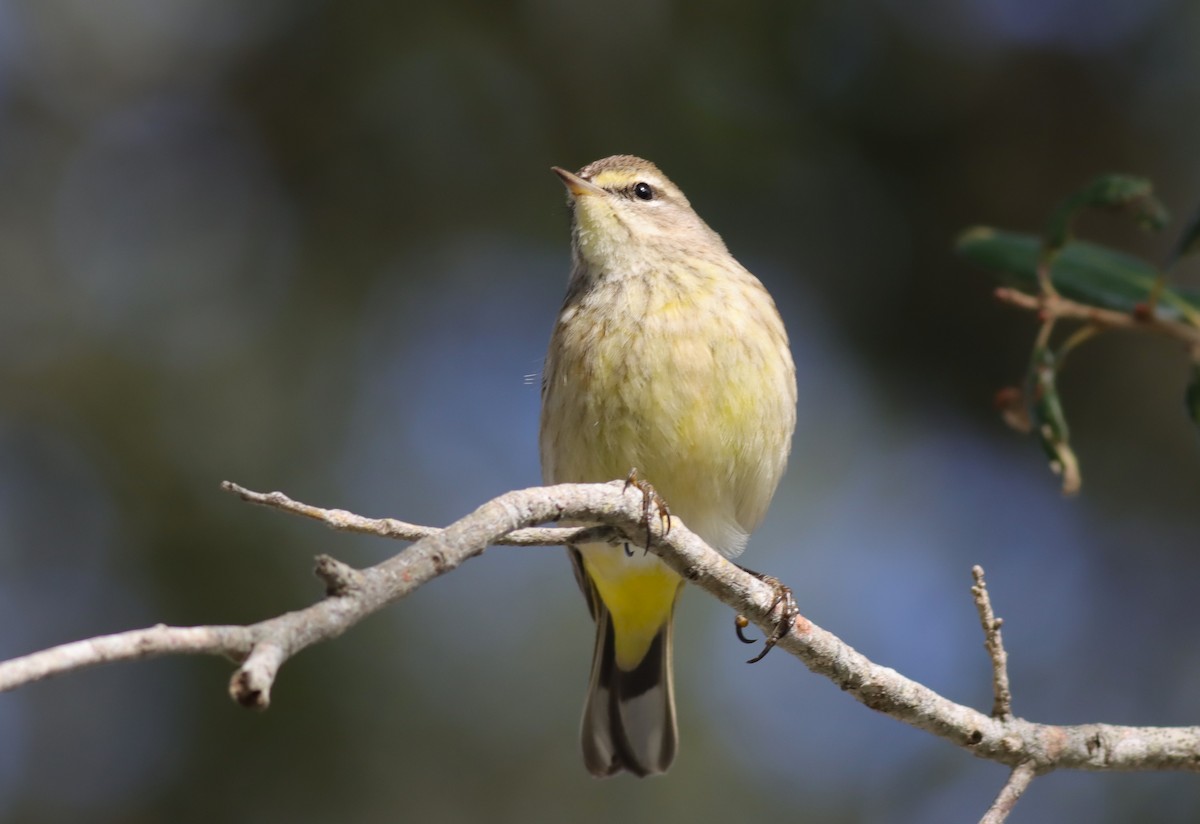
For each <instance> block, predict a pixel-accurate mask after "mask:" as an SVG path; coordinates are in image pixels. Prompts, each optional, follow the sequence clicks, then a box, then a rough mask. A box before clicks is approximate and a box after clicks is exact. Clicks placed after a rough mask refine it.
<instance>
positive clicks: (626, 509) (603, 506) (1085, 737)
mask: <svg viewBox="0 0 1200 824" xmlns="http://www.w3.org/2000/svg"><path fill="white" fill-rule="evenodd" d="M224 488H225V489H227V490H228V491H230V492H233V493H235V494H237V495H239V496H240V497H242V498H243V499H245V500H248V501H253V502H255V503H261V504H264V505H266V506H271V507H273V508H277V509H281V510H283V511H286V512H293V513H296V514H300V515H303V516H305V517H308V518H313V519H315V520H318V521H321V522H323V523H325V524H327V525H328V526H330V527H332V528H334V529H342V530H349V531H354V532H364V533H367V534H374V535H381V536H383V537H389V538H396V537H405V536H408V535H412V534H418V533H419V534H420V535H421V537H420V539H419V540H418V541H417V542H416V543H415V544H413V545H412V546H410V547H407V548H406V549H404V550H402V551H401V552H399V553H398V554H397V555H395V556H393V557H391V558H389V559H387V560H385V561H383V562H381V563H379V564H377V565H375V566H373V567H368V568H366V569H362V570H355V569H352V568H350V567H348V566H346V565H345V564H342V563H340V562H338V561H335V560H334V559H332V558H329V557H327V556H322V557H321V558H319V559H318V561H317V574H318V575H319V577H320V578H321V579H322V580H323V581H324V583H325V585H326V590H327V595H326V597H325V598H323V599H322V600H320V601H318V602H317V603H314V604H312V605H311V606H309V607H306V608H304V609H300V610H297V611H295V612H289V613H286V614H284V615H280V616H277V617H275V618H270V619H268V620H265V621H262V622H259V623H257V624H251V625H248V626H244V627H240V626H213V627H163V626H159V627H152V628H150V629H145V630H137V631H134V632H127V633H121V634H118V635H111V636H105V637H101V638H95V639H91V640H88V641H79V642H76V643H73V644H65V645H63V646H60V647H55V648H53V649H50V650H45V651H43V652H38V653H34V654H32V655H28V656H24V657H22V658H16V659H12V660H10V661H6V662H3V663H0V690H8V689H13V688H15V687H17V686H20V685H22V684H26V683H29V682H31V681H36V680H39V679H41V678H46V677H49V676H51V675H57V674H60V673H65V672H70V671H73V670H76V669H81V668H83V667H87V666H93V665H96V664H101V663H106V662H112V661H123V660H134V659H140V658H147V657H151V656H156V655H170V654H189V653H207V654H219V655H226V656H229V657H231V658H233V659H234V660H237V661H240V662H241V663H240V665H239V666H238V668H237V670H236V671H235V672H234V675H233V678H232V680H231V682H230V693H231V695H232V696H233V697H234V699H235V700H236V701H238V702H239V703H241V704H243V705H245V706H249V707H256V708H260V709H261V708H265V707H266V706H268V704H269V703H270V693H271V688H272V687H273V685H274V683H275V679H276V676H277V674H278V672H279V669H280V667H281V666H282V665H283V664H284V663H285V662H286V661H287V660H288V659H289V658H290V657H291V656H293V655H295V654H297V653H299V652H300V651H301V650H303V649H305V648H307V647H308V646H310V645H312V644H315V643H318V642H320V641H324V640H328V639H331V638H335V637H337V636H338V635H341V634H342V633H343V632H345V631H346V630H347V629H349V628H350V627H352V626H353V625H354V624H356V623H358V621H360V620H362V619H363V618H364V617H366V616H368V615H370V614H372V613H374V612H377V611H379V610H381V609H383V608H384V607H385V606H387V605H389V604H392V603H394V602H396V601H398V600H400V599H402V598H404V597H405V596H406V595H408V594H409V593H411V592H413V591H414V590H416V589H417V588H419V587H420V586H422V585H423V584H425V583H427V582H428V581H430V580H433V579H434V578H436V577H438V576H440V575H444V574H446V573H447V572H449V571H451V570H453V569H455V568H456V567H458V566H459V564H461V563H463V562H464V561H465V560H467V559H468V558H471V557H473V556H475V555H478V554H480V553H482V552H483V551H484V550H485V549H486V548H487V547H488V546H490V545H493V544H496V543H500V542H502V541H513V542H521V543H524V542H526V541H531V540H533V537H532V536H537V540H538V541H539V542H541V541H544V542H546V543H555V544H557V543H565V542H567V541H569V540H578V539H580V538H581V537H582V536H583V535H586V536H588V537H589V539H591V540H595V539H596V536H597V535H608V536H610V537H617V539H620V540H624V537H623V536H629V539H630V540H634V541H639V542H640V541H641V540H643V539H644V536H645V535H646V530H647V524H646V522H645V521H644V520H643V507H642V493H641V492H640V491H639V490H637V489H636V488H628V489H626V484H625V482H624V480H618V481H614V482H612V483H608V484H577V485H576V484H564V485H559V486H551V487H540V488H533V489H525V490H519V491H515V492H509V493H506V494H504V495H501V496H500V497H498V498H496V499H494V500H492V501H489V502H488V503H486V504H484V505H483V506H481V507H480V508H478V509H477V510H475V511H474V512H472V513H471V514H469V515H467V516H466V517H464V518H462V519H460V520H458V521H456V522H455V523H453V524H451V525H450V526H448V527H446V528H445V529H443V530H431V529H429V528H426V527H414V526H413V525H410V524H403V523H402V522H399V521H392V520H390V519H384V520H379V521H372V520H371V519H366V518H361V517H359V516H357V515H353V514H351V513H347V512H343V511H341V510H323V509H319V508H317V507H311V506H308V505H306V504H301V503H297V502H295V501H292V500H291V499H289V498H287V497H286V496H284V495H281V494H279V493H270V494H263V493H257V492H250V491H249V490H244V489H242V488H241V487H238V486H236V485H235V484H225V485H224ZM650 521H651V523H650V524H649V529H650V530H651V536H652V541H651V543H652V546H651V550H650V551H652V552H654V553H655V554H657V555H659V557H661V558H662V559H663V561H664V562H665V563H667V564H668V565H669V566H670V567H671V568H672V569H674V570H675V571H676V572H678V573H679V574H680V575H682V576H683V577H684V578H685V579H687V580H688V581H691V582H692V583H693V584H695V585H697V586H699V587H700V588H701V589H704V590H705V591H707V592H709V593H710V594H712V595H713V596H715V597H716V598H717V599H718V600H720V601H721V602H722V603H724V604H726V605H727V606H729V607H731V608H732V609H733V610H735V611H736V612H738V613H740V614H742V615H744V616H746V617H747V618H748V619H750V620H751V621H752V622H753V623H755V624H757V625H758V626H759V627H760V628H761V629H762V630H763V631H764V632H766V633H769V632H770V631H771V630H772V629H773V628H774V627H775V625H776V623H777V620H778V609H777V608H775V606H774V601H775V591H774V589H773V588H772V587H771V586H769V585H768V584H765V583H763V582H762V581H760V580H759V579H758V578H756V577H754V576H753V575H750V574H749V573H746V572H744V571H743V570H741V569H739V568H738V567H737V566H735V565H734V564H732V563H730V562H729V561H727V560H726V559H725V558H723V557H722V556H721V555H719V554H718V553H717V552H715V551H714V550H713V549H711V548H710V547H709V546H708V545H707V544H705V543H704V542H703V541H702V540H700V538H699V537H697V536H696V535H695V534H693V533H692V532H691V531H690V530H688V528H687V526H686V524H684V523H683V522H682V521H680V520H679V519H678V518H674V519H673V520H672V524H671V529H670V533H669V534H667V535H664V534H663V532H662V529H663V525H662V524H660V523H658V522H657V519H653V518H652V519H650ZM557 522H571V523H584V524H604V525H607V526H606V527H605V528H604V529H603V531H601V532H596V531H594V530H593V529H591V528H589V529H588V530H587V531H586V532H583V533H581V532H580V530H579V529H578V528H570V529H567V528H559V529H548V530H538V531H537V532H530V531H528V530H530V528H531V527H534V526H536V525H537V524H543V523H557ZM412 530H416V532H415V533H414V532H413V531H412ZM619 536H621V537H619ZM980 583H982V582H980ZM977 597H978V596H977ZM993 621H994V618H993ZM998 640H999V639H998V637H997V641H998ZM778 646H779V647H780V648H781V649H784V650H786V651H787V652H789V653H791V654H792V655H795V656H796V657H797V658H799V659H800V660H801V661H803V662H804V664H805V665H806V666H807V667H808V668H809V669H810V670H812V671H813V672H815V673H818V674H820V675H823V676H824V677H826V678H829V679H830V680H831V681H833V682H834V683H835V684H837V685H838V686H839V687H840V688H841V689H843V690H845V691H846V692H848V693H849V694H850V695H852V696H853V697H854V698H855V699H856V700H858V701H859V702H861V703H863V704H865V705H866V706H868V707H870V708H872V709H874V710H878V711H879V712H882V713H885V714H887V715H890V716H892V717H893V718H896V719H897V720H900V721H903V722H905V723H907V724H910V725H912V726H914V727H917V728H918V729H922V730H925V731H927V732H930V733H933V734H934V735H937V736H938V737H940V738H943V739H945V740H947V741H949V742H951V743H953V744H955V745H956V746H959V747H962V748H963V749H966V750H967V751H969V752H971V753H973V754H975V755H976V756H978V757H980V758H985V759H989V760H992V761H996V762H999V763H1002V764H1006V765H1008V766H1010V767H1013V768H1014V769H1017V768H1023V769H1027V770H1032V771H1034V772H1036V773H1043V772H1047V771H1049V770H1052V769H1062V768H1066V769H1086V770H1187V771H1193V772H1195V771H1200V728H1198V727H1126V726H1116V725H1109V724H1084V725H1078V726H1055V725H1049V724H1036V723H1033V722H1031V721H1027V720H1024V719H1021V718H1015V717H1011V716H1005V717H997V718H993V717H989V716H988V715H985V714H984V713H981V712H979V711H978V710H975V709H972V708H971V707H966V706H963V705H961V704H956V703H954V702H953V701H950V700H949V699H947V698H944V697H943V696H941V695H939V694H937V693H936V692H934V691H933V690H931V689H929V688H928V687H925V686H923V685H921V684H918V683H917V682H915V681H912V680H910V679H908V678H905V677H904V676H903V675H901V674H900V673H898V672H896V671H895V670H893V669H890V668H888V667H884V666H881V665H879V664H876V663H874V662H873V661H870V660H869V659H867V658H866V657H865V656H864V655H862V654H861V653H859V652H858V651H857V650H855V649H853V648H852V647H850V646H849V645H848V644H846V643H844V642H843V641H841V640H840V639H839V638H837V637H836V636H834V635H833V634H832V633H830V632H828V631H826V630H824V629H821V628H820V627H819V626H817V625H816V624H814V623H813V622H812V621H810V620H808V619H807V618H805V617H803V616H801V617H797V618H796V619H795V621H794V622H793V624H792V626H791V627H790V628H789V631H788V632H787V634H786V635H784V637H783V638H782V639H781V640H780V642H779V644H778ZM993 660H995V659H994V658H993ZM1023 765H1028V766H1026V767H1023ZM1026 783H1028V782H1026ZM1010 784H1012V785H1013V786H1014V787H1016V786H1018V785H1017V784H1016V781H1015V779H1014V780H1013V781H1010Z"/></svg>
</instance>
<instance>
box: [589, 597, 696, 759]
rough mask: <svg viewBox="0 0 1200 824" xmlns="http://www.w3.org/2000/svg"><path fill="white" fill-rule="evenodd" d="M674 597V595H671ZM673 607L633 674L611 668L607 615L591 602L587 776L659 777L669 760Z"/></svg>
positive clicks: (672, 750)
mask: <svg viewBox="0 0 1200 824" xmlns="http://www.w3.org/2000/svg"><path fill="white" fill-rule="evenodd" d="M677 593H678V591H677ZM673 613H674V606H673V605H672V607H671V612H670V613H668V615H667V620H666V622H665V623H664V624H663V626H662V628H661V629H660V630H659V631H658V633H657V634H656V635H655V636H654V639H653V640H652V641H651V642H650V646H649V648H648V649H647V650H646V654H645V655H644V656H643V657H642V659H641V660H640V661H639V662H638V663H637V664H636V665H635V666H634V668H633V669H629V670H626V669H622V668H621V667H620V666H619V665H618V664H617V657H616V643H615V633H614V629H613V620H612V616H611V615H610V614H609V611H608V609H607V608H606V607H605V606H604V602H603V601H602V600H601V599H600V598H598V597H596V598H594V604H593V617H594V618H595V619H596V649H595V653H594V655H593V657H592V675H591V680H590V682H589V684H588V693H587V701H586V703H585V704H584V706H583V725H582V730H581V739H582V743H583V759H584V763H585V764H586V765H587V768H588V771H589V772H591V774H592V775H595V776H598V777H604V776H609V775H614V774H616V773H618V772H620V771H621V770H628V771H629V772H631V773H633V774H634V775H637V776H647V775H653V774H655V773H661V772H665V771H666V769H667V768H668V767H669V766H671V761H673V760H674V758H675V748H676V744H677V742H678V739H679V736H678V732H677V730H676V727H675V689H674V686H673V684H672V675H671V635H672V630H671V625H672V623H673V621H672V615H673Z"/></svg>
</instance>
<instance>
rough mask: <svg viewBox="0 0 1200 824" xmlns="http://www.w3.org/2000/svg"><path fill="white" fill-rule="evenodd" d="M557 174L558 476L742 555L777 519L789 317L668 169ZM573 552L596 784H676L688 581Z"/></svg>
mask: <svg viewBox="0 0 1200 824" xmlns="http://www.w3.org/2000/svg"><path fill="white" fill-rule="evenodd" d="M552 170H553V172H554V173H555V174H557V175H558V177H559V178H560V179H561V180H562V182H563V184H564V185H565V187H566V189H567V205H568V210H569V212H570V215H571V273H570V277H569V279H568V284H567V290H566V297H565V299H564V301H563V305H562V309H561V310H560V312H559V314H558V318H557V320H556V322H555V324H554V327H553V331H552V333H551V337H550V344H549V348H548V351H547V354H546V359H545V363H544V367H543V371H542V407H541V422H540V427H539V451H540V457H541V465H542V474H543V478H544V480H545V482H546V483H549V484H559V483H595V482H604V481H612V480H619V479H621V478H626V477H628V478H629V479H630V480H633V481H636V482H637V483H639V485H640V486H642V488H643V490H644V491H645V492H646V494H647V495H652V496H653V497H654V498H655V501H656V502H660V505H661V507H662V509H661V512H663V513H665V512H667V511H668V510H667V509H666V508H667V507H669V513H670V516H674V517H678V518H680V519H681V520H682V521H683V522H684V523H685V524H686V525H687V526H688V528H689V529H691V530H692V531H693V532H695V533H696V534H697V535H699V536H700V537H701V538H702V539H704V541H705V542H706V543H708V544H709V545H710V546H712V547H714V548H715V549H716V550H718V551H719V552H721V553H722V554H723V555H725V556H726V557H729V558H734V557H736V556H738V555H739V554H740V553H741V551H742V549H743V548H744V547H745V545H746V541H747V538H748V537H749V535H750V533H751V532H752V531H753V530H754V529H755V527H757V526H758V525H759V523H760V522H761V521H762V519H763V516H764V515H765V514H766V511H767V506H768V504H769V503H770V501H771V498H772V497H773V496H774V493H775V489H776V487H777V486H778V484H779V480H780V478H781V476H782V475H783V472H784V469H785V466H786V464H787V460H788V455H789V453H790V451H791V443H792V434H793V430H794V428H795V424H796V391H797V390H796V370H795V365H794V363H793V361H792V355H791V350H790V348H789V343H788V336H787V332H786V330H785V328H784V325H783V320H782V319H781V317H780V315H779V311H778V309H777V308H776V306H775V302H774V301H773V300H772V298H771V296H770V294H768V292H767V290H766V288H765V287H764V286H763V285H762V283H761V282H760V281H759V280H758V279H757V278H756V277H754V275H752V274H751V273H750V272H749V271H747V270H746V268H745V267H743V266H742V265H741V264H740V263H738V262H737V260H735V259H734V257H733V255H731V254H730V252H729V250H728V249H727V248H726V246H725V243H724V242H723V241H722V240H721V237H720V236H719V235H718V234H717V233H716V232H715V231H713V230H712V229H711V228H709V226H708V224H706V223H705V222H704V221H703V220H702V219H701V218H700V216H699V215H697V214H696V212H695V211H694V210H693V209H692V207H691V204H690V203H689V202H688V200H687V198H686V197H685V196H684V194H683V192H682V191H681V190H680V189H679V187H677V186H676V185H675V184H674V183H672V182H671V181H670V179H668V178H667V176H666V175H665V174H663V173H662V172H661V171H660V170H659V169H658V167H657V166H655V165H654V164H653V163H651V162H649V161H647V160H643V159H641V158H639V157H634V156H632V155H614V156H612V157H607V158H604V159H602V160H597V161H595V162H594V163H590V164H588V165H587V166H584V167H583V168H582V169H580V170H579V171H578V172H574V173H572V172H569V171H567V170H565V169H562V168H559V167H557V166H555V167H552ZM670 516H669V517H670ZM647 517H648V516H647ZM668 528H669V521H668ZM647 533H648V534H649V529H647ZM647 540H648V539H647ZM568 554H569V556H570V559H571V562H572V565H573V568H574V571H575V577H576V580H577V582H578V584H579V586H580V588H581V589H582V590H583V593H584V596H585V598H586V600H587V604H588V608H589V611H590V613H591V616H592V618H593V619H594V621H595V624H596V637H595V646H594V649H593V658H592V667H591V674H590V677H589V682H588V690H587V697H586V701H585V704H584V710H583V720H582V723H581V730H580V738H581V743H582V747H583V756H584V764H585V766H586V767H587V769H588V771H589V772H590V773H592V774H593V775H595V776H597V777H604V776H611V775H615V774H617V773H619V772H621V771H627V772H629V773H632V774H633V775H636V776H639V777H643V776H648V775H655V774H659V773H663V772H666V770H667V768H668V767H670V765H671V763H672V761H673V760H674V758H675V754H676V750H677V748H678V732H677V723H676V713H675V693H674V682H673V674H672V634H673V629H672V624H673V617H674V612H675V605H676V603H677V602H678V599H679V594H680V591H681V589H682V586H683V579H682V578H681V577H680V576H679V575H677V574H676V573H675V572H674V571H672V570H671V569H670V568H669V567H668V566H667V565H666V564H664V563H663V562H662V561H661V560H659V558H658V557H657V556H656V555H654V554H653V553H650V552H647V551H646V550H645V548H644V547H639V546H636V545H634V544H633V543H632V542H625V543H623V544H621V545H612V544H608V543H586V544H582V545H579V546H571V547H568Z"/></svg>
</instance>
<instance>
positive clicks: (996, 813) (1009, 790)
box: [979, 761, 1037, 824]
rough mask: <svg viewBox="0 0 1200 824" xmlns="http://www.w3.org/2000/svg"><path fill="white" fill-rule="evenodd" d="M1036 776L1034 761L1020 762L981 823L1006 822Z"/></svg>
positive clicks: (995, 823)
mask: <svg viewBox="0 0 1200 824" xmlns="http://www.w3.org/2000/svg"><path fill="white" fill-rule="evenodd" d="M1036 777H1037V769H1036V768H1035V767H1034V766H1033V762H1031V761H1026V762H1025V763H1024V764H1018V765H1017V766H1016V768H1014V769H1013V771H1012V772H1011V773H1010V774H1009V776H1008V781H1006V782H1004V786H1003V787H1001V788H1000V794H999V795H997V796H996V800H995V801H993V802H992V806H991V807H988V811H987V812H986V813H984V815H983V818H981V819H979V824H1004V821H1005V819H1007V818H1008V814H1009V813H1011V812H1012V810H1013V807H1015V806H1016V804H1017V801H1019V800H1020V798H1021V796H1022V795H1024V794H1025V790H1027V789H1028V788H1029V785H1030V784H1031V783H1032V782H1033V779H1034V778H1036Z"/></svg>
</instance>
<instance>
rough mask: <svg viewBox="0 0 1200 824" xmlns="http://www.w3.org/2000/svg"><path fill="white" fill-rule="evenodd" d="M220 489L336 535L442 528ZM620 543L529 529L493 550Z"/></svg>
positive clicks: (605, 534) (419, 534)
mask: <svg viewBox="0 0 1200 824" xmlns="http://www.w3.org/2000/svg"><path fill="white" fill-rule="evenodd" d="M221 489H223V490H225V491H226V492H232V493H233V494H234V495H237V496H238V497H239V498H241V499H242V500H243V501H246V502H248V503H252V504H258V505H259V506H265V507H268V508H269V509H277V510H279V511H280V512H290V513H292V514H293V515H302V516H304V517H305V518H311V519H312V520H314V521H320V522H321V523H323V524H325V526H327V527H329V528H330V529H333V530H336V531H338V532H354V533H357V534H359V535H374V536H375V537H377V538H388V539H391V540H394V541H419V540H421V539H422V538H428V537H429V536H431V535H438V534H441V532H442V529H441V527H436V526H421V525H420V524H410V523H408V522H406V521H398V520H396V519H395V518H364V517H363V516H362V515H355V514H354V513H353V512H347V511H346V510H344V509H322V508H321V507H319V506H313V505H311V504H306V503H302V502H300V501H296V500H293V499H292V498H289V497H288V496H287V495H284V494H283V493H282V492H255V491H254V490H251V489H246V487H244V486H239V485H238V484H235V483H234V482H233V481H221ZM621 540H623V537H622V535H621V533H620V532H618V531H617V530H615V529H613V528H612V527H611V526H606V525H600V526H588V527H530V528H528V529H518V530H516V531H515V532H513V533H511V534H509V535H505V536H503V537H501V538H497V539H496V542H495V543H496V546H568V545H574V544H587V543H617V542H620V541H621Z"/></svg>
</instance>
